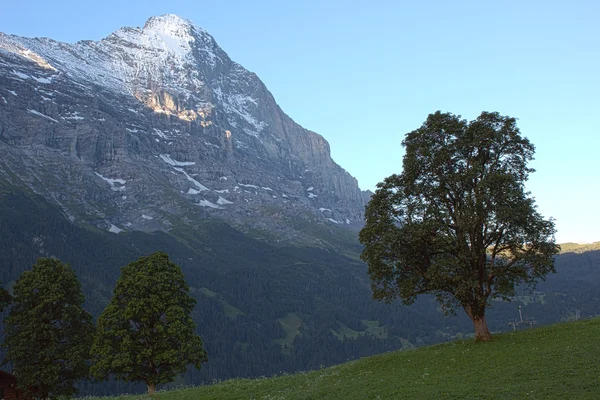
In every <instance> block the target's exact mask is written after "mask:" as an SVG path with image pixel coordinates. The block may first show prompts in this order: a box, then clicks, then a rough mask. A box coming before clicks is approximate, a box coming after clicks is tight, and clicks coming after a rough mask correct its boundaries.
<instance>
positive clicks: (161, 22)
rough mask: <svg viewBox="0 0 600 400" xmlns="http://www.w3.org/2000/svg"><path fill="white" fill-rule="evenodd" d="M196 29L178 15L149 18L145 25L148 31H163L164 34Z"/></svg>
mask: <svg viewBox="0 0 600 400" xmlns="http://www.w3.org/2000/svg"><path fill="white" fill-rule="evenodd" d="M191 27H196V26H195V25H194V23H193V22H192V21H190V20H189V19H186V18H183V17H180V16H179V15H176V14H163V15H157V16H154V17H150V18H148V20H147V21H146V23H145V24H144V31H146V30H161V31H164V32H177V31H180V30H182V29H184V30H186V29H189V28H191Z"/></svg>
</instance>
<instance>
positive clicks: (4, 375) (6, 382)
mask: <svg viewBox="0 0 600 400" xmlns="http://www.w3.org/2000/svg"><path fill="white" fill-rule="evenodd" d="M25 399H28V397H25V396H24V395H23V393H22V392H21V391H20V390H19V389H17V378H16V377H15V376H14V375H13V374H9V373H8V372H5V371H0V400H25Z"/></svg>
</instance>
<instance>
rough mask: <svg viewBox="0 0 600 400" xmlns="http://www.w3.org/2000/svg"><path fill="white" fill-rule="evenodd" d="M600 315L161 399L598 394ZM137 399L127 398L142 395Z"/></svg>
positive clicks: (585, 396)
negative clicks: (490, 338)
mask: <svg viewBox="0 0 600 400" xmlns="http://www.w3.org/2000/svg"><path fill="white" fill-rule="evenodd" d="M598 335H600V320H599V319H594V320H587V321H581V322H577V323H568V324H560V325H554V326H548V327H544V328H539V329H532V330H527V331H523V332H518V333H509V334H504V335H499V336H497V337H496V338H495V340H494V341H493V342H490V343H479V344H477V343H474V342H473V341H471V340H469V341H457V342H451V343H446V344H443V345H437V346H431V347H424V348H420V349H416V350H409V351H402V352H394V353H388V354H382V355H378V356H373V357H369V358H364V359H361V360H358V361H352V362H349V363H346V364H341V365H337V366H335V367H331V368H326V369H321V370H318V371H313V372H308V373H301V374H297V375H290V376H283V377H278V378H266V379H258V380H233V381H227V382H223V383H219V384H214V385H210V386H205V387H199V388H191V389H184V390H178V391H173V392H164V393H159V394H158V395H157V396H156V397H157V399H163V400H169V399H181V400H185V399H211V400H229V399H247V398H253V399H274V398H276V399H281V400H294V399H344V400H346V399H403V398H406V399H467V398H468V399H516V398H531V399H566V398H571V399H573V398H577V399H596V398H597V397H598V392H599V391H600V380H599V379H598V376H600V366H599V364H598V362H597V360H598V357H600V347H599V346H597V344H596V339H597V338H598ZM135 398H138V397H123V399H132V400H133V399H135Z"/></svg>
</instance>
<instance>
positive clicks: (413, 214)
mask: <svg viewBox="0 0 600 400" xmlns="http://www.w3.org/2000/svg"><path fill="white" fill-rule="evenodd" d="M402 145H403V146H404V147H405V148H406V152H405V155H404V159H403V171H402V173H401V174H400V175H397V174H394V175H392V176H390V177H388V178H386V179H385V180H384V181H383V182H381V183H379V184H378V185H377V187H378V189H377V191H376V193H375V194H374V196H373V197H372V199H371V200H370V202H369V204H368V205H367V208H366V214H365V219H366V224H365V226H364V228H363V229H362V230H361V232H360V241H361V242H362V243H363V245H364V246H365V247H364V250H363V253H362V255H361V258H362V259H363V261H365V262H367V264H368V268H369V275H370V278H371V282H372V290H373V297H374V298H375V299H378V300H384V301H387V302H391V301H393V300H394V299H396V298H400V299H401V300H402V301H403V302H404V303H405V304H411V303H413V302H414V301H415V299H416V297H417V296H418V295H420V294H425V293H429V294H433V295H435V296H436V298H437V300H438V301H439V302H440V303H441V305H442V308H443V309H444V310H445V311H447V312H454V310H455V308H456V307H462V308H463V309H464V310H465V311H466V313H467V315H468V316H469V317H470V318H471V320H472V321H473V324H474V327H475V337H476V340H489V339H491V334H490V332H489V330H488V328H487V323H486V319H485V311H486V308H487V307H489V306H490V304H491V301H492V300H493V299H496V298H501V299H504V300H509V299H510V297H511V296H513V295H514V294H515V289H516V287H517V286H518V285H525V286H529V287H533V286H534V285H535V283H536V281H537V280H538V279H540V278H543V277H544V276H545V275H547V274H548V273H550V272H554V255H555V254H557V253H558V251H559V247H558V246H557V245H556V243H555V239H554V233H555V228H554V222H553V220H552V219H544V217H543V216H542V215H540V213H539V212H538V211H537V209H536V205H535V201H534V198H533V197H531V195H530V193H528V192H526V191H525V182H526V181H527V179H528V176H529V174H530V173H532V172H534V170H533V169H531V168H529V167H528V166H527V164H528V162H529V161H531V160H532V159H533V155H534V152H535V147H534V145H533V144H532V143H531V142H530V141H529V140H528V139H527V138H525V137H523V136H521V134H520V131H519V129H518V128H517V125H516V120H515V119H514V118H511V117H508V116H501V115H500V114H499V113H496V112H483V113H482V114H481V115H480V116H479V117H478V118H477V119H476V120H474V121H471V122H467V121H466V120H464V119H461V117H460V116H457V115H453V114H450V113H441V112H439V111H438V112H436V113H434V114H430V115H429V116H428V118H427V120H426V121H425V122H424V123H423V125H422V126H421V127H420V128H419V129H417V130H414V131H412V132H410V133H408V134H407V135H406V137H405V139H404V141H403V142H402Z"/></svg>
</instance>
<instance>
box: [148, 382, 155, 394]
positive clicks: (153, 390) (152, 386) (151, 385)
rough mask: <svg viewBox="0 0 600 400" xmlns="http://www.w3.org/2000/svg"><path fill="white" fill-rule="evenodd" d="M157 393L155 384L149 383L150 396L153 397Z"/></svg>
mask: <svg viewBox="0 0 600 400" xmlns="http://www.w3.org/2000/svg"><path fill="white" fill-rule="evenodd" d="M154 393H156V385H155V384H154V383H148V394H149V395H151V396H152V395H153V394H154Z"/></svg>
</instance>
